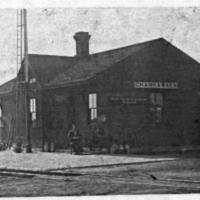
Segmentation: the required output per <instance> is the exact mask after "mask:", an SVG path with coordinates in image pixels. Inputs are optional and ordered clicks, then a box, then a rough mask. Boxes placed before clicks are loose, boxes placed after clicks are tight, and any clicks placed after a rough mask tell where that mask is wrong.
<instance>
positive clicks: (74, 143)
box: [68, 124, 81, 154]
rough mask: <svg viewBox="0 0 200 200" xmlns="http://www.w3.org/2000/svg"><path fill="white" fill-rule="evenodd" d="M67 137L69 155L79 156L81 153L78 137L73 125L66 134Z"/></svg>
mask: <svg viewBox="0 0 200 200" xmlns="http://www.w3.org/2000/svg"><path fill="white" fill-rule="evenodd" d="M68 137H69V140H70V149H71V154H73V153H75V154H79V153H80V152H81V147H80V136H79V134H78V131H77V129H76V126H75V125H74V124H72V128H71V129H70V130H69V132H68Z"/></svg>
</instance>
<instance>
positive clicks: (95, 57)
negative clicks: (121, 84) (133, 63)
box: [46, 38, 163, 87]
mask: <svg viewBox="0 0 200 200" xmlns="http://www.w3.org/2000/svg"><path fill="white" fill-rule="evenodd" d="M160 40H163V39H161V38H159V39H156V40H152V41H148V42H143V43H139V44H135V45H131V46H126V47H123V48H119V49H113V50H110V51H105V52H101V53H96V54H91V55H90V56H89V57H88V58H85V59H81V60H80V59H79V60H76V61H75V62H74V64H73V65H72V66H71V67H69V68H68V69H67V70H66V71H65V72H64V73H60V74H59V75H58V76H56V77H55V78H54V79H53V80H51V81H50V82H48V83H47V84H46V86H47V87H48V86H55V85H62V84H67V83H73V82H78V81H84V80H88V79H90V78H92V77H94V76H95V75H96V74H97V73H99V72H102V71H104V70H106V69H108V68H109V67H111V66H112V65H113V64H115V63H118V62H119V61H121V60H123V59H125V58H126V57H128V56H130V55H132V54H134V53H136V52H141V53H142V52H143V50H144V49H146V48H148V47H149V46H151V45H152V44H154V43H155V42H156V41H160ZM75 59H76V58H75Z"/></svg>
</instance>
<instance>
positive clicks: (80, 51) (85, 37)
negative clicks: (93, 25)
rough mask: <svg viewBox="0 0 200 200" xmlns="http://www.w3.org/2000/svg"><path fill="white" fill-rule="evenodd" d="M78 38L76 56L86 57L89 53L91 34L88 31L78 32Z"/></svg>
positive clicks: (75, 37)
mask: <svg viewBox="0 0 200 200" xmlns="http://www.w3.org/2000/svg"><path fill="white" fill-rule="evenodd" d="M74 39H75V40H76V56H78V57H86V56H88V55H89V39H90V35H89V33H88V32H77V33H76V34H75V35H74Z"/></svg>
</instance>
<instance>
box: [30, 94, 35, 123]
mask: <svg viewBox="0 0 200 200" xmlns="http://www.w3.org/2000/svg"><path fill="white" fill-rule="evenodd" d="M30 113H31V120H32V121H34V120H36V99H35V98H32V99H30Z"/></svg>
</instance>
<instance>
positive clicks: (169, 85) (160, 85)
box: [134, 81, 178, 89]
mask: <svg viewBox="0 0 200 200" xmlns="http://www.w3.org/2000/svg"><path fill="white" fill-rule="evenodd" d="M134 87H135V88H154V89H177V88H178V83H177V82H140V81H138V82H134Z"/></svg>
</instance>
